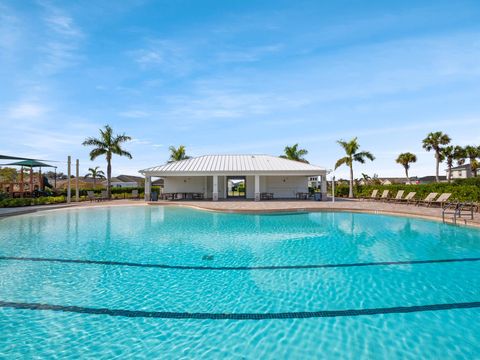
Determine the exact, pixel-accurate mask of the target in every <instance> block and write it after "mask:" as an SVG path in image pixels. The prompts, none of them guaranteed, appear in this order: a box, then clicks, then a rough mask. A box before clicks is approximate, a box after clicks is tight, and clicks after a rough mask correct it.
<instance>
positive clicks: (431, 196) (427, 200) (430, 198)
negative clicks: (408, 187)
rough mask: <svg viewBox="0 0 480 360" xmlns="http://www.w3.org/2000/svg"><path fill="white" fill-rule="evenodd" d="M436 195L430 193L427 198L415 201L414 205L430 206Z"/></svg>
mask: <svg viewBox="0 0 480 360" xmlns="http://www.w3.org/2000/svg"><path fill="white" fill-rule="evenodd" d="M437 195H438V193H430V194H428V195H427V197H426V198H425V199H423V200H417V201H416V203H415V205H417V206H418V205H428V204H430V203H431V202H432V201H433V200H435V198H436V197H437Z"/></svg>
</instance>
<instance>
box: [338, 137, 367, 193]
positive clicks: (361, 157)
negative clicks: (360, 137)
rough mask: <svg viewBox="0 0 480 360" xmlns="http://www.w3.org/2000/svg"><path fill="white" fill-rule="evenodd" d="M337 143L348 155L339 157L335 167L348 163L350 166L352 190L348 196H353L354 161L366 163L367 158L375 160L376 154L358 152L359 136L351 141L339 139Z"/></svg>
mask: <svg viewBox="0 0 480 360" xmlns="http://www.w3.org/2000/svg"><path fill="white" fill-rule="evenodd" d="M337 143H338V144H339V145H340V146H341V147H342V148H343V149H344V150H345V153H346V155H347V156H345V157H343V158H341V159H338V160H337V163H336V164H335V169H337V168H338V167H340V166H342V165H347V166H348V167H349V168H350V190H349V192H348V197H350V198H352V197H353V162H354V161H356V162H359V163H361V164H364V163H365V159H369V160H371V161H373V160H375V156H373V155H372V153H370V152H369V151H361V152H358V149H359V148H360V144H359V143H358V141H357V138H356V137H355V138H353V139H352V140H350V141H344V140H338V141H337Z"/></svg>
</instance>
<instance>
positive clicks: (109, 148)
mask: <svg viewBox="0 0 480 360" xmlns="http://www.w3.org/2000/svg"><path fill="white" fill-rule="evenodd" d="M130 140H132V138H131V137H130V136H127V135H125V134H122V135H114V134H113V130H112V128H111V127H110V125H105V127H104V129H100V137H99V138H94V137H89V138H87V139H85V141H84V142H83V143H82V145H83V146H94V147H95V148H94V149H93V150H92V151H90V160H92V161H93V160H95V159H96V158H97V157H99V156H101V155H105V158H106V159H107V197H108V198H109V199H110V198H111V181H112V155H114V154H115V155H119V156H126V157H128V158H129V159H131V158H132V154H130V153H129V152H128V151H126V150H124V149H122V143H124V142H127V141H130Z"/></svg>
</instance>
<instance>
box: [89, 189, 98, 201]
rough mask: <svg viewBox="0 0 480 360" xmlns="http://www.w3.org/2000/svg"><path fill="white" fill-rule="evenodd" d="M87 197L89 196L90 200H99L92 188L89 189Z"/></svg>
mask: <svg viewBox="0 0 480 360" xmlns="http://www.w3.org/2000/svg"><path fill="white" fill-rule="evenodd" d="M87 198H88V200H90V201H95V200H97V197H96V196H95V193H94V192H93V191H91V190H88V191H87Z"/></svg>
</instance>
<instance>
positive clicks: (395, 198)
mask: <svg viewBox="0 0 480 360" xmlns="http://www.w3.org/2000/svg"><path fill="white" fill-rule="evenodd" d="M404 192H405V190H398V191H397V195H396V196H395V197H394V198H391V199H389V201H399V200H402V197H403V193H404Z"/></svg>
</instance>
